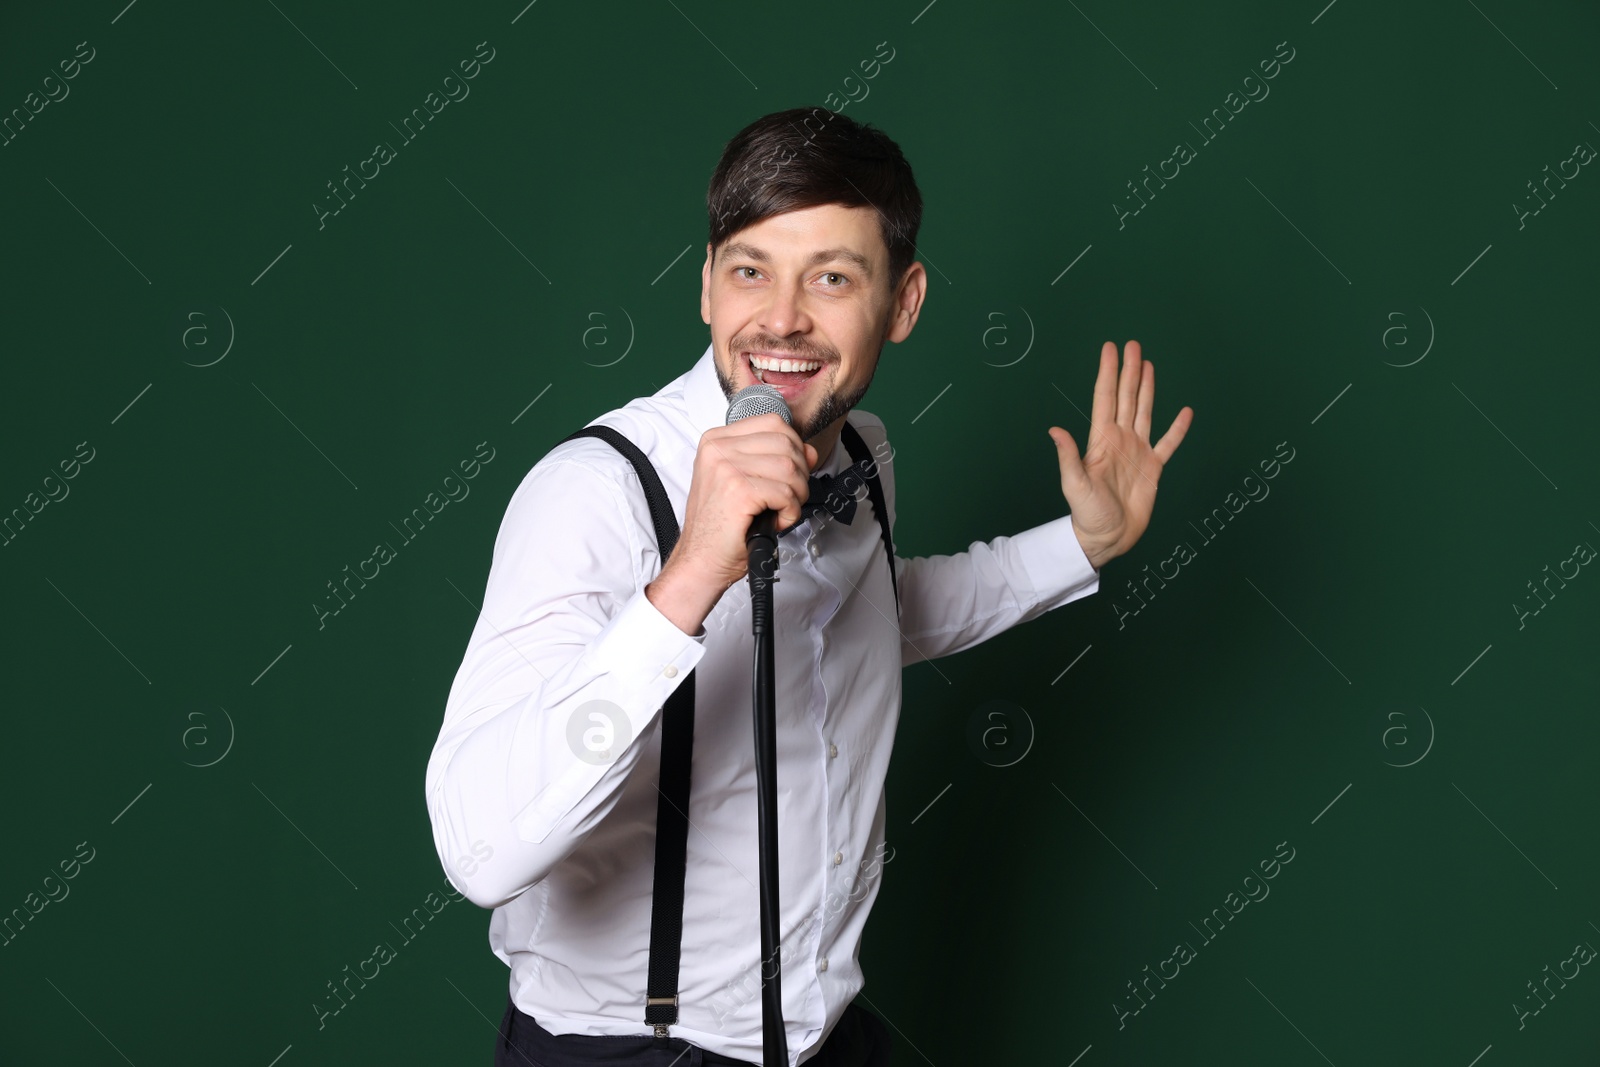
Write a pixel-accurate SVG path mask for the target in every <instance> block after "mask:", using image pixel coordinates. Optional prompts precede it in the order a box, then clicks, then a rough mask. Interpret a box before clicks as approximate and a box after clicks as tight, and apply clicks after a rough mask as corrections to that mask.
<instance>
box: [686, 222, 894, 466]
mask: <svg viewBox="0 0 1600 1067" xmlns="http://www.w3.org/2000/svg"><path fill="white" fill-rule="evenodd" d="M712 259H713V257H712V255H711V248H710V246H709V245H708V246H707V254H706V263H705V267H704V268H703V269H702V272H701V293H700V317H701V318H702V319H703V320H705V322H706V323H707V324H708V325H710V327H711V341H712V357H713V358H714V360H715V361H716V366H717V378H718V380H719V381H720V382H721V384H722V391H723V393H724V394H725V395H726V396H727V397H728V399H729V400H732V399H733V396H734V395H735V394H736V393H738V392H739V390H741V389H743V388H744V387H746V386H748V385H751V384H754V383H756V382H758V381H761V380H762V379H763V378H765V380H766V382H767V384H769V385H774V386H775V387H776V388H777V389H778V391H779V392H780V393H782V394H783V398H784V402H785V403H787V404H788V405H789V412H790V415H791V416H792V417H793V424H794V428H795V431H796V432H797V433H798V434H799V435H800V439H801V440H803V441H810V440H812V439H813V438H817V437H819V435H822V441H819V442H818V451H819V452H821V453H822V454H823V456H826V455H827V454H828V453H829V451H831V447H829V448H825V447H823V444H824V443H831V441H832V440H834V439H836V437H837V434H838V429H839V427H838V425H837V424H838V423H840V422H842V421H843V419H844V416H845V414H846V413H847V412H848V411H850V409H851V408H853V407H855V406H856V404H858V403H859V402H860V401H861V398H862V397H863V396H864V395H865V394H866V391H867V386H868V385H869V384H871V382H872V376H873V373H874V372H875V371H876V370H877V367H878V354H879V352H881V351H882V349H883V343H884V341H895V342H897V343H898V342H899V341H901V340H903V339H904V338H905V337H906V335H907V334H909V333H910V332H911V327H912V325H914V324H915V322H916V317H917V311H918V308H919V307H920V305H921V302H922V294H923V292H924V291H925V288H926V275H925V272H924V271H923V269H922V265H921V264H920V263H913V264H912V265H911V267H910V268H908V269H907V271H906V274H905V277H904V278H903V279H902V280H901V284H900V285H899V286H897V287H896V290H895V291H894V292H891V291H890V289H889V250H888V247H887V246H886V245H885V244H884V242H883V235H882V232H881V230H880V229H879V226H878V217H877V211H876V210H875V209H873V208H871V207H848V208H847V207H843V206H841V205H839V204H823V205H820V206H818V207H812V208H805V209H802V210H798V211H790V212H785V213H784V214H781V215H774V216H773V217H771V218H768V219H765V220H763V221H761V222H758V223H756V224H755V225H753V226H747V227H745V228H744V229H742V230H740V231H739V232H738V233H735V234H733V235H732V236H730V237H729V238H728V239H727V240H726V241H725V242H723V245H722V247H721V248H719V249H717V250H716V256H715V263H714V264H713V262H712ZM752 355H754V356H756V357H758V358H759V357H762V356H769V357H773V358H776V359H788V360H803V361H808V363H820V364H821V366H820V368H819V369H817V370H816V371H815V372H810V373H809V374H808V373H807V371H806V370H804V369H802V370H800V371H795V372H790V373H783V372H781V371H778V372H772V371H767V370H759V371H758V368H757V366H756V365H755V364H754V363H753V362H752V361H751V356H752Z"/></svg>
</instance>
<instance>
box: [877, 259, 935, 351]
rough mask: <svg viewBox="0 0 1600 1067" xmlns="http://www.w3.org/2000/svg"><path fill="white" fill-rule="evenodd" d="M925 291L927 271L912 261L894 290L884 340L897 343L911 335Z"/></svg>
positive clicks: (920, 309) (926, 288)
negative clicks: (898, 285)
mask: <svg viewBox="0 0 1600 1067" xmlns="http://www.w3.org/2000/svg"><path fill="white" fill-rule="evenodd" d="M927 293H928V272H927V271H926V270H925V269H924V268H923V266H922V264H921V263H912V264H911V266H909V267H907V268H906V276H905V277H904V278H901V279H900V287H899V288H898V289H897V290H896V291H895V296H894V302H893V303H892V304H891V305H890V308H889V324H888V330H887V332H886V333H885V334H884V340H886V341H893V342H894V343H895V344H899V343H900V342H901V341H904V340H905V339H906V338H907V337H909V336H911V328H912V327H913V326H915V325H916V324H917V315H918V314H919V313H920V312H921V311H922V298H923V297H924V296H926V295H927Z"/></svg>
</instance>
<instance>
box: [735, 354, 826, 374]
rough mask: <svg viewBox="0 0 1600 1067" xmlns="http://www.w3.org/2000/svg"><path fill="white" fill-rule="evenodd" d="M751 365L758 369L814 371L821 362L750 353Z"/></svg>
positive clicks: (819, 366) (818, 368) (818, 367)
mask: <svg viewBox="0 0 1600 1067" xmlns="http://www.w3.org/2000/svg"><path fill="white" fill-rule="evenodd" d="M750 363H751V365H752V366H754V367H757V368H758V369H760V370H775V371H814V370H820V369H821V368H822V364H821V363H820V362H819V361H817V360H814V359H773V358H772V357H771V356H758V355H755V354H753V353H752V354H751V355H750Z"/></svg>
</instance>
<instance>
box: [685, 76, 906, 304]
mask: <svg viewBox="0 0 1600 1067" xmlns="http://www.w3.org/2000/svg"><path fill="white" fill-rule="evenodd" d="M821 204H841V205H843V206H845V207H872V208H876V209H877V212H878V227H879V230H880V231H881V233H882V235H883V243H884V244H885V245H887V246H888V249H889V288H890V290H891V291H893V289H894V287H895V286H897V285H899V284H900V280H901V278H902V277H903V276H904V274H905V271H906V268H908V267H910V266H911V263H912V260H913V259H914V258H915V257H916V250H917V229H918V227H920V226H921V225H922V194H921V193H919V192H918V191H917V181H916V179H915V178H914V177H913V176H912V174H911V164H909V163H907V162H906V159H905V156H903V155H901V154H900V146H899V145H897V144H895V143H894V142H893V141H891V140H890V139H889V137H888V135H887V134H885V133H884V132H883V131H882V130H879V129H877V128H875V127H873V126H872V125H870V124H863V123H858V122H856V121H855V120H854V119H850V118H846V117H845V116H844V115H842V114H840V113H838V112H835V111H829V110H828V109H827V108H824V107H797V108H791V109H790V110H788V111H776V112H773V113H772V114H770V115H765V116H763V117H761V118H759V119H756V121H754V122H752V123H751V124H750V125H748V126H746V127H745V128H744V129H742V130H740V131H739V132H738V133H736V134H734V136H733V139H732V140H731V141H729V142H728V143H727V145H726V146H725V147H724V148H723V150H722V158H721V159H720V160H718V161H717V167H716V170H715V171H713V172H712V175H711V184H710V186H709V187H708V188H707V189H706V214H707V215H708V217H709V221H710V230H711V234H710V240H711V248H712V252H713V255H715V252H716V249H717V248H719V247H720V246H721V245H722V242H723V241H725V240H727V239H728V238H729V237H730V236H732V235H733V234H735V233H738V232H739V231H740V230H742V229H744V228H745V227H746V226H752V225H754V224H756V223H758V222H761V221H763V220H764V219H768V218H771V217H772V216H773V215H779V214H782V213H783V212H785V211H795V210H799V209H802V208H808V207H816V206H818V205H821Z"/></svg>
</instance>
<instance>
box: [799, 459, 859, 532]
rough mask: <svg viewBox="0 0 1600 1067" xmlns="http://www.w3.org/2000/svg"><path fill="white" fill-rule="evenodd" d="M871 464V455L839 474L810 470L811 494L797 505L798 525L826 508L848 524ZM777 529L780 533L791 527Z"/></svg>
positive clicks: (854, 511) (854, 515)
mask: <svg viewBox="0 0 1600 1067" xmlns="http://www.w3.org/2000/svg"><path fill="white" fill-rule="evenodd" d="M871 464H872V461H871V460H870V459H862V460H857V461H856V462H854V463H852V464H850V466H848V467H846V468H845V469H844V470H842V471H840V472H839V473H838V474H813V475H812V476H811V497H810V499H808V500H807V501H806V502H805V503H804V504H801V505H800V522H797V523H795V526H799V525H800V523H801V522H805V521H806V520H807V519H809V518H810V517H811V516H813V515H815V514H816V513H817V512H819V511H826V512H828V513H829V514H831V515H832V516H833V517H834V518H836V519H838V520H839V521H840V522H842V523H844V524H845V525H846V526H848V525H850V520H851V519H853V518H855V517H856V499H857V498H858V497H859V496H860V495H861V494H862V492H863V491H864V487H865V486H866V484H867V468H868V467H869V466H870V465H871ZM794 528H795V527H794V526H790V527H789V528H788V529H785V530H782V531H779V536H780V537H781V536H783V534H786V533H788V532H789V530H792V529H794Z"/></svg>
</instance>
